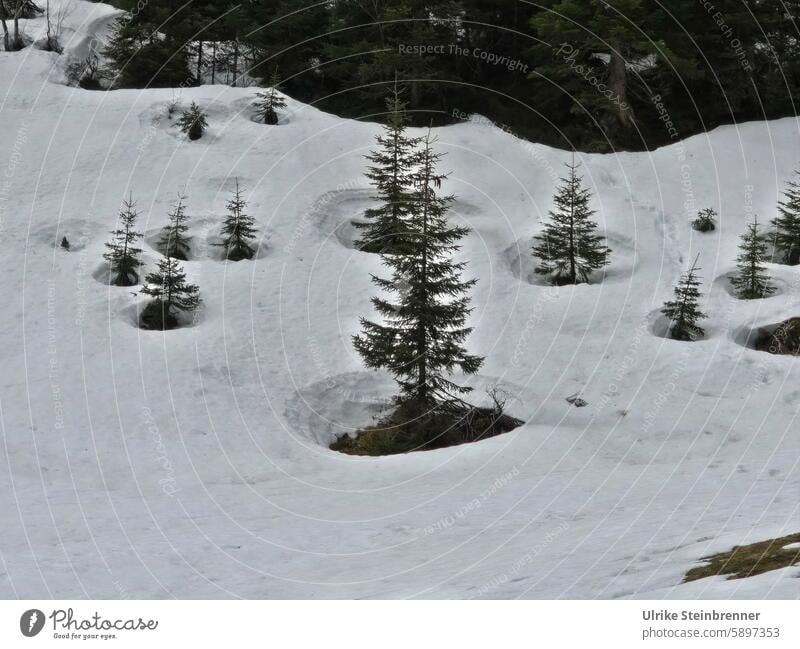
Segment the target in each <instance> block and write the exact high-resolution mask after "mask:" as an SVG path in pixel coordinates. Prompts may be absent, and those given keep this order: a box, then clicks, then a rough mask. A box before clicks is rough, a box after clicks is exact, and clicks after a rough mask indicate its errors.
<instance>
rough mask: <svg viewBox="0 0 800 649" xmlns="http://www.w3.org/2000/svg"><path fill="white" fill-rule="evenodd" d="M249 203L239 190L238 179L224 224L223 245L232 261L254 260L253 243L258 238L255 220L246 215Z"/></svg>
mask: <svg viewBox="0 0 800 649" xmlns="http://www.w3.org/2000/svg"><path fill="white" fill-rule="evenodd" d="M246 207H247V202H246V201H245V200H244V198H242V192H241V190H240V189H239V179H238V178H237V179H236V190H235V191H234V193H233V198H231V199H230V200H229V201H228V204H227V206H226V209H227V211H228V216H227V217H225V221H224V223H223V224H222V243H220V244H219V245H221V246H223V247H224V248H225V257H226V259H229V260H231V261H241V260H242V259H252V257H253V253H254V252H255V249H254V248H253V242H254V241H255V238H256V233H257V231H256V229H255V227H254V225H255V219H253V217H252V216H248V215H247V214H245V211H244V210H245V208H246Z"/></svg>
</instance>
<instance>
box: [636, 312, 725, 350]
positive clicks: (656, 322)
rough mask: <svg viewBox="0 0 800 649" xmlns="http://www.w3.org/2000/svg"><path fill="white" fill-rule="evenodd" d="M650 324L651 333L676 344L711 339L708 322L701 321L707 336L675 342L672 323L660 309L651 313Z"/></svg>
mask: <svg viewBox="0 0 800 649" xmlns="http://www.w3.org/2000/svg"><path fill="white" fill-rule="evenodd" d="M647 319H648V320H649V322H650V327H649V328H650V333H651V334H653V335H654V336H655V337H656V338H664V339H666V340H672V341H674V342H680V343H683V342H697V341H700V340H707V339H708V338H709V337H710V332H709V327H708V324H707V322H705V321H701V322H700V323H699V324H700V326H701V327H703V329H705V335H704V336H701V337H699V338H696V339H695V340H693V341H689V340H675V339H674V338H672V336H671V335H670V332H671V330H672V321H671V320H670V319H669V318H668V317H667V316H665V315H664V314H663V313H661V310H660V309H656V310H655V311H651V312H650V315H649V316H648V318H647Z"/></svg>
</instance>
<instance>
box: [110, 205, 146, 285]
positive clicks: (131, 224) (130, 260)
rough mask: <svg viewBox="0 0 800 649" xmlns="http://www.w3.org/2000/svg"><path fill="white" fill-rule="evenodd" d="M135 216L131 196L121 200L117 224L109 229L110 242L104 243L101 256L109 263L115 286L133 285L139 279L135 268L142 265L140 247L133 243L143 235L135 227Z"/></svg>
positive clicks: (136, 215) (134, 206) (134, 207)
mask: <svg viewBox="0 0 800 649" xmlns="http://www.w3.org/2000/svg"><path fill="white" fill-rule="evenodd" d="M137 217H138V213H137V212H136V204H135V203H134V202H133V198H128V200H126V201H123V203H122V210H120V213H119V225H118V227H117V229H116V230H112V231H111V235H112V239H111V242H110V243H107V244H106V248H108V252H107V253H105V254H104V255H103V258H104V259H105V260H106V261H107V262H108V263H109V266H110V268H109V270H110V271H111V275H112V278H113V279H112V282H111V283H112V284H114V285H116V286H133V285H134V284H136V282H137V281H138V280H139V275H138V274H137V272H136V270H137V268H139V266H141V265H142V262H140V261H139V254H140V253H141V252H142V249H141V248H137V247H136V245H135V244H136V240H137V239H141V238H142V236H143V235H142V233H141V232H137V231H136V229H135V226H136V218H137Z"/></svg>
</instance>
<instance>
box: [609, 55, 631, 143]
mask: <svg viewBox="0 0 800 649" xmlns="http://www.w3.org/2000/svg"><path fill="white" fill-rule="evenodd" d="M610 55H611V60H610V61H609V63H608V85H609V87H610V88H611V90H612V91H613V92H614V95H615V96H614V98H613V99H612V100H611V101H612V104H613V111H614V115H615V116H616V118H617V122H619V125H620V126H622V127H623V128H632V127H633V126H634V118H633V109H632V108H631V107H630V105H629V104H628V71H627V69H626V66H625V59H624V58H622V54H620V52H619V49H618V48H614V49H612V50H611V52H610Z"/></svg>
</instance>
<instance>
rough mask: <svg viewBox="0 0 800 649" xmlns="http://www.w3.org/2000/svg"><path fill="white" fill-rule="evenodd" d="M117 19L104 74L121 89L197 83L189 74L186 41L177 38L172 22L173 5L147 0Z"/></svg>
mask: <svg viewBox="0 0 800 649" xmlns="http://www.w3.org/2000/svg"><path fill="white" fill-rule="evenodd" d="M137 9H138V10H137V11H135V12H132V13H125V14H123V15H122V16H120V17H119V18H117V20H116V21H115V22H114V25H113V27H112V30H111V36H110V38H109V40H108V43H107V44H106V46H105V48H104V49H103V56H104V58H105V59H106V61H107V62H108V65H107V69H106V70H105V76H107V77H109V78H110V79H111V83H112V85H113V86H114V87H118V88H168V87H175V86H186V85H187V84H192V83H194V78H193V77H192V75H191V74H190V73H189V66H188V62H187V51H186V41H184V40H182V39H181V38H176V37H175V35H174V34H173V33H172V32H171V30H170V29H168V27H169V23H168V22H167V23H165V20H168V19H169V17H170V16H171V15H172V13H173V10H174V7H167V6H165V3H163V2H161V1H155V2H149V3H144V4H143V5H142V6H141V7H137Z"/></svg>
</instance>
